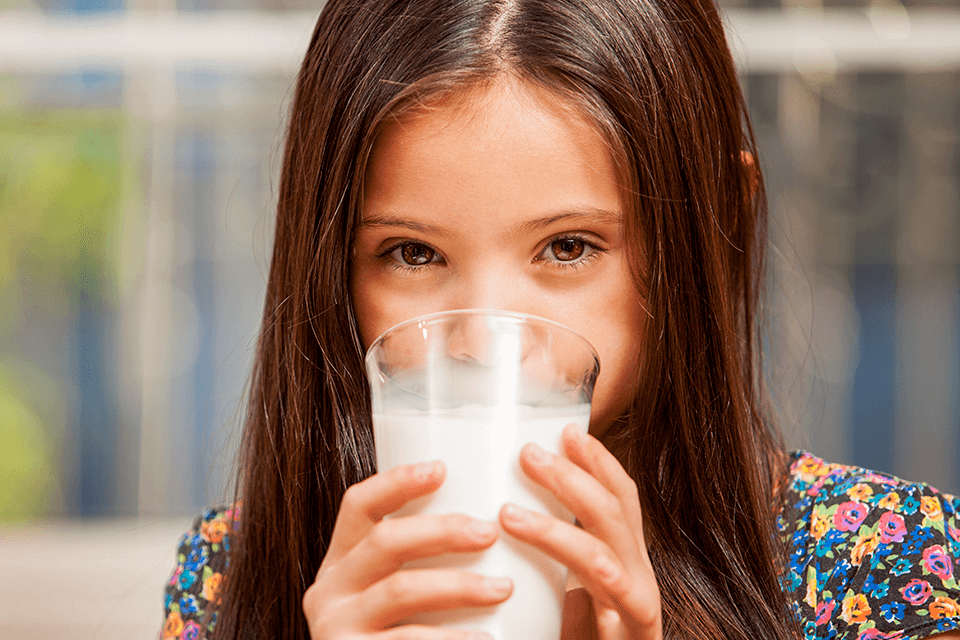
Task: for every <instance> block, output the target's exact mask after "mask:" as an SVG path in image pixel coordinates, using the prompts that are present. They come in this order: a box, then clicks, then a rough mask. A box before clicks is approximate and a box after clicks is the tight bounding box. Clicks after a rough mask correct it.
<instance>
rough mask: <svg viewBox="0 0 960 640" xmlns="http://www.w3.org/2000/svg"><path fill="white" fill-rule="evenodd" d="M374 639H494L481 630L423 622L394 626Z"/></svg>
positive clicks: (374, 636)
mask: <svg viewBox="0 0 960 640" xmlns="http://www.w3.org/2000/svg"><path fill="white" fill-rule="evenodd" d="M372 638H373V640H493V636H491V635H490V634H488V633H483V632H481V631H467V630H465V629H445V628H443V627H428V626H426V625H422V624H405V625H403V626H402V627H393V628H392V629H387V630H386V631H383V632H381V633H377V634H375V635H373V636H372Z"/></svg>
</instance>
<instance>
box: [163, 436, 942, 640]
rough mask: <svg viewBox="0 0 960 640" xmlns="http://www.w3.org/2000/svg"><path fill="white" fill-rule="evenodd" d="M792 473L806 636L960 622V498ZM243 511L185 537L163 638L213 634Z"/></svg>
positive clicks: (794, 572)
mask: <svg viewBox="0 0 960 640" xmlns="http://www.w3.org/2000/svg"><path fill="white" fill-rule="evenodd" d="M787 481H788V483H789V484H788V487H787V495H786V502H785V504H784V507H783V511H782V512H781V513H780V514H779V516H778V518H777V528H778V530H779V533H780V535H781V537H782V539H783V541H784V543H785V544H786V547H787V554H788V557H787V566H786V567H785V568H784V570H783V571H782V573H781V579H780V580H781V584H782V586H783V589H784V591H785V592H786V593H787V594H788V595H789V596H790V597H791V600H792V602H793V604H792V608H793V613H794V615H795V616H796V617H797V619H798V620H799V622H800V628H801V631H802V633H803V636H804V639H805V640H814V639H818V640H834V639H837V640H884V639H889V640H919V639H920V638H925V637H927V636H930V635H934V634H936V633H940V632H942V631H947V630H950V629H955V628H958V627H960V604H958V603H960V584H958V582H957V578H956V576H955V574H954V563H955V562H956V561H957V560H958V559H960V530H958V522H957V512H958V511H960V499H957V498H955V497H954V496H951V495H947V494H943V493H939V492H938V491H937V490H936V489H934V488H933V487H930V486H928V485H925V484H917V483H909V482H904V481H903V480H900V479H898V478H893V477H891V476H887V475H882V474H878V473H875V472H872V471H867V470H866V469H861V468H858V467H851V466H845V465H838V464H830V463H827V462H824V461H823V460H821V459H820V458H817V457H814V456H813V455H811V454H809V453H804V452H796V453H794V454H793V455H792V456H791V465H790V475H789V477H788V479H787ZM239 519H240V509H239V508H233V509H230V508H220V509H212V510H210V511H207V512H205V513H204V514H202V515H201V516H200V517H199V518H197V520H196V521H195V522H194V524H193V527H192V528H191V529H190V531H188V532H187V533H186V534H184V535H183V537H182V538H181V539H180V544H179V551H178V554H177V568H176V570H175V571H174V573H173V576H172V577H171V578H170V581H169V582H168V584H167V587H166V595H165V600H164V612H165V616H166V621H165V623H164V627H163V631H162V632H161V638H162V639H163V640H170V639H174V638H175V639H177V640H196V639H198V638H205V637H207V636H208V633H209V632H210V631H212V630H213V628H214V626H215V625H216V622H217V618H216V615H217V612H216V609H217V605H218V604H219V590H220V585H221V583H222V581H223V576H224V575H225V574H226V572H227V570H228V567H229V559H228V552H229V550H230V535H229V534H230V532H231V530H235V529H236V528H237V527H238V525H239Z"/></svg>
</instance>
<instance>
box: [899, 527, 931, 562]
mask: <svg viewBox="0 0 960 640" xmlns="http://www.w3.org/2000/svg"><path fill="white" fill-rule="evenodd" d="M932 539H933V531H931V530H930V527H923V526H921V525H919V524H918V525H917V526H915V527H914V528H913V531H911V532H910V537H909V538H907V544H906V545H905V546H904V547H903V552H904V553H905V554H908V555H916V554H919V553H920V552H921V551H922V550H923V548H924V547H925V546H926V542H927V540H932Z"/></svg>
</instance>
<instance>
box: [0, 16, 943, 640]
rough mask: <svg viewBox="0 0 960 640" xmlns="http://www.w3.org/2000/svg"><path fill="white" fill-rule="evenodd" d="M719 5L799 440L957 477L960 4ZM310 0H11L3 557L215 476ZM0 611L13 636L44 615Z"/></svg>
mask: <svg viewBox="0 0 960 640" xmlns="http://www.w3.org/2000/svg"><path fill="white" fill-rule="evenodd" d="M723 4H724V6H725V8H726V9H727V10H728V22H729V27H730V41H731V44H732V46H733V47H734V49H735V52H736V56H737V60H738V64H739V65H740V68H741V71H742V81H743V85H744V87H745V90H746V93H747V96H748V99H749V102H750V106H751V110H752V112H753V117H754V125H755V128H756V130H757V133H758V136H759V142H760V149H761V154H762V156H761V161H762V163H763V166H764V168H765V170H766V172H767V177H768V190H769V195H770V199H771V210H772V213H773V224H772V226H771V243H772V251H771V260H770V266H771V269H770V277H769V282H768V293H769V299H768V304H767V306H766V308H765V314H766V317H767V319H768V321H769V323H770V327H771V331H770V335H769V337H768V341H767V350H768V353H769V358H768V377H769V379H770V384H771V387H772V389H773V390H774V392H775V400H776V404H777V406H778V409H779V415H780V420H781V426H782V428H783V430H784V432H785V433H786V434H787V438H788V443H789V444H790V446H792V447H802V448H806V449H809V450H812V451H813V452H815V453H817V454H819V455H821V456H823V457H826V458H828V459H830V460H833V461H838V462H848V463H855V464H859V465H863V466H867V467H871V468H876V469H880V470H884V471H887V472H891V473H895V474H898V475H901V476H903V477H906V478H910V479H918V480H924V481H928V482H931V483H933V484H935V485H937V486H939V487H940V488H941V489H942V490H945V491H950V492H960V465H957V464H956V460H957V459H958V453H960V437H958V433H960V10H958V7H957V5H956V4H955V0H911V1H909V2H905V3H901V2H900V1H899V0H823V1H820V0H762V1H760V0H727V1H726V2H724V3H723ZM317 11H318V6H317V3H305V2H303V0H274V1H273V2H270V3H258V2H256V1H255V0H38V1H36V2H33V1H31V0H0V523H6V525H2V524H0V562H6V563H7V566H6V569H7V570H12V569H11V567H12V566H13V564H11V563H14V564H15V562H14V560H11V558H15V556H16V554H17V553H21V554H22V553H28V552H29V553H32V552H31V551H29V549H32V547H29V548H28V547H16V548H15V549H14V547H11V546H10V545H12V544H14V542H16V543H17V544H20V543H22V542H23V541H24V540H28V539H31V538H33V539H38V536H39V538H42V539H47V538H43V535H48V538H49V542H50V545H53V546H56V545H57V544H58V543H59V542H62V541H63V540H65V539H71V538H69V536H66V537H64V535H65V534H63V531H66V530H67V529H63V528H62V527H67V528H68V529H69V527H70V526H74V525H75V524H76V523H77V521H78V519H79V521H80V522H89V523H100V524H97V525H96V526H101V525H102V523H104V522H122V523H128V524H124V525H122V527H127V529H124V530H125V531H128V532H129V531H139V532H140V533H143V531H144V526H145V525H144V524H143V523H149V522H154V523H155V522H170V523H173V524H171V525H170V530H176V529H177V527H180V526H181V525H182V524H184V523H186V522H187V521H186V520H184V517H185V516H186V515H187V514H191V513H195V512H197V511H198V510H200V509H201V508H203V507H204V506H206V505H210V504H213V503H218V502H222V501H223V500H224V499H226V498H227V497H229V494H228V491H227V487H228V483H229V479H230V477H231V474H232V471H233V467H232V465H233V455H234V451H235V447H236V442H237V437H238V435H239V429H240V424H241V421H242V414H243V410H242V403H243V396H244V390H245V385H246V383H247V376H248V373H249V366H250V360H251V357H252V355H253V348H254V344H255V337H256V332H257V327H258V321H259V315H260V312H261V301H262V296H263V291H264V282H265V276H266V272H267V267H268V258H267V256H268V255H269V250H270V244H271V228H272V215H273V200H274V185H275V184H276V177H277V173H278V171H279V165H280V149H281V145H282V133H283V126H284V118H285V117H286V108H287V100H288V98H289V97H290V94H291V91H292V84H293V79H294V76H295V73H296V69H297V64H298V61H299V59H300V57H301V56H302V54H303V52H304V51H305V48H306V43H307V39H308V37H309V33H310V30H311V27H312V23H313V21H314V20H315V18H316V13H317ZM118 518H119V520H118ZM105 519H106V520H105ZM31 522H33V523H34V524H33V525H30V524H25V523H31ZM51 523H52V524H51ZM57 523H59V524H57ZM70 523H72V524H70ZM129 523H140V524H129ZM58 526H59V527H61V529H57V528H56V527H58ZM91 526H93V525H91ZM30 527H34V528H30ZM37 527H39V529H38V528H37ZM44 527H48V528H44ZM49 527H53V528H52V529H51V528H49ZM70 530H71V531H72V530H73V529H70ZM38 531H41V532H47V533H46V534H43V535H41V534H39V533H37V532H38ZM105 531H116V529H114V530H101V529H96V533H95V534H89V535H88V536H87V538H84V539H85V540H88V541H89V540H93V539H94V538H97V539H99V538H103V537H104V536H106V537H107V538H109V536H110V535H112V534H109V533H105ZM168 535H170V534H168V533H167V529H162V530H160V532H159V533H158V534H157V538H156V540H163V539H165V538H164V536H168ZM173 537H175V535H174V536H173ZM131 540H133V539H131ZM17 541H19V542H17ZM174 542H175V539H170V540H168V544H165V545H164V544H161V543H159V542H152V543H151V544H158V545H160V546H162V547H163V552H164V553H166V547H170V550H171V552H172V548H173V543H174ZM4 544H6V545H7V547H3V545H4ZM76 544H81V543H80V542H77V543H76ZM140 544H141V543H140V542H137V541H136V540H133V541H132V542H131V549H136V548H139V547H138V545H140ZM143 544H147V542H143ZM44 548H46V547H44ZM11 549H14V550H12V551H11ZM17 549H19V551H17ZM34 552H35V550H34ZM131 553H134V552H133V551H131ZM91 557H93V556H91ZM164 557H167V556H164ZM169 558H170V560H171V561H172V555H170V556H169ZM131 562H134V564H136V561H135V560H132V561H131ZM18 566H20V565H18ZM29 566H30V565H29V563H26V564H23V565H22V567H21V569H22V570H23V571H27V570H28V569H24V568H23V567H28V568H29ZM159 566H161V567H162V566H163V565H162V563H161V564H160V565H159ZM14 568H15V567H14ZM78 571H79V569H78ZM4 599H5V597H3V594H0V602H3V601H4ZM157 602H159V599H158V600H157ZM0 606H3V605H0ZM151 606H152V603H151ZM10 611H13V609H12V608H11V609H10ZM8 613H9V612H8ZM5 615H6V614H5V613H4V611H3V610H2V609H0V629H5V630H7V631H10V630H19V631H20V632H21V635H20V636H18V637H46V636H45V635H44V634H45V633H50V634H51V635H49V637H55V636H54V635H52V634H53V632H52V631H49V630H48V631H46V632H44V631H38V629H39V627H37V626H33V627H29V626H24V625H27V623H25V622H22V620H21V622H17V623H16V624H19V625H20V626H19V627H18V626H16V624H15V623H14V622H10V620H13V619H14V617H15V616H14V614H13V613H10V614H9V616H8V617H4V616H5ZM22 617H23V615H21V618H22ZM93 620H94V622H96V621H97V620H99V618H97V617H96V616H95V615H94V618H93ZM151 620H152V619H151ZM156 623H157V624H158V625H159V609H158V613H157V620H156ZM5 624H6V625H7V626H4V625H5ZM149 624H152V622H150V621H148V622H147V627H149ZM11 625H13V626H11ZM101 626H102V624H101ZM131 628H133V627H131ZM156 628H159V627H156ZM101 630H102V629H101ZM8 635H9V634H8ZM14 635H16V634H14ZM108 635H109V634H108ZM99 637H102V635H100V636H99ZM118 637H119V636H118Z"/></svg>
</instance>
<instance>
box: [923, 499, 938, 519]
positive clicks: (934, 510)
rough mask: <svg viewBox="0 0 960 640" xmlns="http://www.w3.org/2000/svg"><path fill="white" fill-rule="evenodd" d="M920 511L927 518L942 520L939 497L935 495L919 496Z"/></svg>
mask: <svg viewBox="0 0 960 640" xmlns="http://www.w3.org/2000/svg"><path fill="white" fill-rule="evenodd" d="M920 511H922V512H923V515H925V516H926V517H927V519H928V520H934V521H939V520H943V510H942V509H941V508H940V499H939V498H937V497H936V496H923V497H922V498H920Z"/></svg>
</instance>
